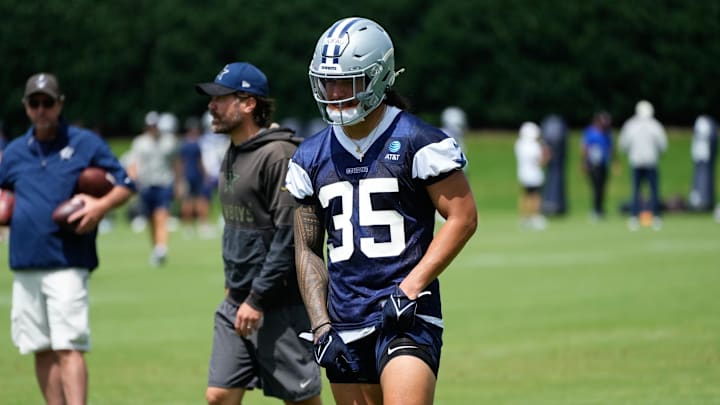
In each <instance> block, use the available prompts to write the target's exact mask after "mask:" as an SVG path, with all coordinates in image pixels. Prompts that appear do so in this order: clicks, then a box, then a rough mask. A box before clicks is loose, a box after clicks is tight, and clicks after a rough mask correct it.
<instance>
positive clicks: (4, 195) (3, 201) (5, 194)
mask: <svg viewBox="0 0 720 405" xmlns="http://www.w3.org/2000/svg"><path fill="white" fill-rule="evenodd" d="M14 207H15V195H14V194H13V193H12V191H10V190H3V189H0V225H8V224H9V223H10V218H12V213H13V208H14Z"/></svg>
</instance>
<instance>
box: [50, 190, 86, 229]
mask: <svg viewBox="0 0 720 405" xmlns="http://www.w3.org/2000/svg"><path fill="white" fill-rule="evenodd" d="M84 205H85V204H84V203H83V202H82V200H80V199H74V198H72V199H69V200H67V201H63V202H62V203H60V205H58V206H57V208H55V211H53V213H52V219H53V221H55V223H56V224H58V226H59V227H60V228H61V229H62V230H64V231H68V232H75V229H77V226H78V224H79V223H80V220H79V219H76V220H75V221H73V222H69V221H68V217H70V215H72V214H73V213H74V212H75V211H77V210H79V209H81V208H82V207H83V206H84Z"/></svg>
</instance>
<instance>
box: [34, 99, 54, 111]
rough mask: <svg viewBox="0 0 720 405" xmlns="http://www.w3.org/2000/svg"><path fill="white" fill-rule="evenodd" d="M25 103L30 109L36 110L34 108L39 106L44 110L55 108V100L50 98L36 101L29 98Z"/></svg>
mask: <svg viewBox="0 0 720 405" xmlns="http://www.w3.org/2000/svg"><path fill="white" fill-rule="evenodd" d="M27 103H28V105H29V106H30V108H32V109H36V108H38V107H40V106H41V105H42V106H43V107H44V108H45V109H46V110H47V109H50V108H53V107H55V99H52V98H44V99H42V100H38V99H36V98H31V99H29V100H28V102H27Z"/></svg>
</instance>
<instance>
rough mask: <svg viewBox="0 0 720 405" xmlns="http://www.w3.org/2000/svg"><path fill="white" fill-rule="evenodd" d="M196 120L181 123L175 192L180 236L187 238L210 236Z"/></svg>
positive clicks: (198, 127) (197, 121) (205, 179)
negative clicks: (177, 200) (184, 235)
mask: <svg viewBox="0 0 720 405" xmlns="http://www.w3.org/2000/svg"><path fill="white" fill-rule="evenodd" d="M201 135H202V128H201V124H200V120H199V119H197V118H196V117H189V118H188V119H187V120H186V121H185V134H184V135H183V138H182V142H181V143H180V149H179V152H178V157H179V159H180V171H181V172H182V175H181V180H180V181H179V186H178V190H177V197H178V198H179V200H180V216H181V219H182V224H183V228H184V229H183V232H184V233H185V234H186V235H187V236H190V235H194V234H198V235H199V236H201V237H210V236H212V230H211V229H210V224H209V223H208V216H209V213H210V201H209V199H208V197H207V190H206V189H205V187H207V184H208V176H207V174H206V172H205V166H204V165H203V161H202V150H201V148H200V136H201Z"/></svg>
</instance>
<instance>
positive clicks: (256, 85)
mask: <svg viewBox="0 0 720 405" xmlns="http://www.w3.org/2000/svg"><path fill="white" fill-rule="evenodd" d="M195 91H197V92H198V93H200V94H205V95H208V96H224V95H226V94H231V93H235V92H237V91H241V92H244V93H250V94H255V95H258V96H262V97H267V96H268V94H269V91H268V82H267V78H266V77H265V74H264V73H263V72H262V71H260V69H258V68H256V67H255V66H253V65H252V64H250V63H247V62H235V63H230V64H228V65H225V67H224V68H222V70H221V71H220V73H218V74H217V76H215V81H214V82H210V83H198V84H196V85H195Z"/></svg>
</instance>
